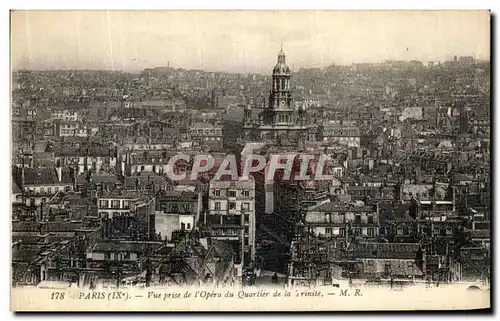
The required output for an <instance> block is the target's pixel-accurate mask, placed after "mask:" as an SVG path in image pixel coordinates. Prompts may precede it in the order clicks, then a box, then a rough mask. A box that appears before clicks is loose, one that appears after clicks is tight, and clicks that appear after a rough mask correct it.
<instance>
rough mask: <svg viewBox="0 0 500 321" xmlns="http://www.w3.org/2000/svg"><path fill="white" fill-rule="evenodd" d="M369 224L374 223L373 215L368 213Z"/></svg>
mask: <svg viewBox="0 0 500 321" xmlns="http://www.w3.org/2000/svg"><path fill="white" fill-rule="evenodd" d="M368 224H373V215H368Z"/></svg>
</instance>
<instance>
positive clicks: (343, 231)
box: [339, 227, 345, 236]
mask: <svg viewBox="0 0 500 321" xmlns="http://www.w3.org/2000/svg"><path fill="white" fill-rule="evenodd" d="M339 234H340V236H345V227H341V228H340V230H339Z"/></svg>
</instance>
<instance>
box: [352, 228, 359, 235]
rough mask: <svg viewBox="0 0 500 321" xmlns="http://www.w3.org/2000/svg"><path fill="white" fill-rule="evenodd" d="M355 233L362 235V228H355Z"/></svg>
mask: <svg viewBox="0 0 500 321" xmlns="http://www.w3.org/2000/svg"><path fill="white" fill-rule="evenodd" d="M354 233H356V235H361V229H360V228H359V227H356V228H355V229H354Z"/></svg>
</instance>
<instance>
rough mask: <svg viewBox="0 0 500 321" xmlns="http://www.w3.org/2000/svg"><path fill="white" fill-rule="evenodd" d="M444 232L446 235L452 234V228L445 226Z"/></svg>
mask: <svg viewBox="0 0 500 321" xmlns="http://www.w3.org/2000/svg"><path fill="white" fill-rule="evenodd" d="M446 234H447V235H451V234H453V229H452V228H451V227H447V228H446Z"/></svg>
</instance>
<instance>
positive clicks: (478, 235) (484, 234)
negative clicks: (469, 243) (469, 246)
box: [470, 230, 491, 238]
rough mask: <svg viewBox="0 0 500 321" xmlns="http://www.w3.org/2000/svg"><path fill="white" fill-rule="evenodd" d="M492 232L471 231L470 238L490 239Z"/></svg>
mask: <svg viewBox="0 0 500 321" xmlns="http://www.w3.org/2000/svg"><path fill="white" fill-rule="evenodd" d="M490 235H491V233H490V231H489V230H472V231H470V237H471V238H490Z"/></svg>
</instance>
